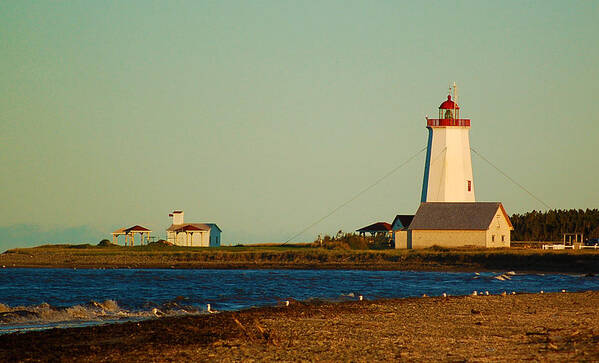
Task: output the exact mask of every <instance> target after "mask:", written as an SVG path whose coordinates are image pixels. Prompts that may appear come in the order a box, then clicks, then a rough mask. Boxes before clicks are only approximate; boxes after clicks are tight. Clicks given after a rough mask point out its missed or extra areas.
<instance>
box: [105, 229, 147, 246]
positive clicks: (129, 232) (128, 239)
mask: <svg viewBox="0 0 599 363" xmlns="http://www.w3.org/2000/svg"><path fill="white" fill-rule="evenodd" d="M150 232H152V231H151V230H149V229H147V228H146V227H142V226H140V225H135V226H133V227H129V228H126V227H123V228H119V229H117V230H116V231H114V232H112V242H113V243H114V244H118V241H119V236H125V246H133V242H134V240H135V234H136V233H139V235H140V238H141V244H142V245H143V244H144V239H145V238H147V240H148V241H149V240H150Z"/></svg>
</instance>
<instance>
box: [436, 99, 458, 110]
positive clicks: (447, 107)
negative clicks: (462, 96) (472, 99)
mask: <svg viewBox="0 0 599 363" xmlns="http://www.w3.org/2000/svg"><path fill="white" fill-rule="evenodd" d="M459 108H460V106H458V104H457V103H455V102H453V101H452V100H451V95H447V101H445V102H443V103H442V104H441V106H439V109H440V110H453V109H459Z"/></svg>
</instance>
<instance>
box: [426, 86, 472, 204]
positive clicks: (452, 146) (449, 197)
mask: <svg viewBox="0 0 599 363" xmlns="http://www.w3.org/2000/svg"><path fill="white" fill-rule="evenodd" d="M457 93H458V91H457V85H456V84H455V82H454V83H453V96H454V97H453V99H454V100H452V97H451V96H452V87H451V86H450V87H449V92H448V95H447V100H446V101H445V102H443V103H442V104H441V106H439V118H438V119H429V118H428V117H427V118H426V127H427V129H428V144H427V149H426V162H425V165H424V180H423V183H422V198H421V201H422V202H474V201H475V198H474V182H473V177H472V158H471V156H470V136H469V134H470V120H469V119H461V118H460V106H459V105H458V103H457V97H458V94H457Z"/></svg>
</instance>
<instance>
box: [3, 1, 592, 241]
mask: <svg viewBox="0 0 599 363" xmlns="http://www.w3.org/2000/svg"><path fill="white" fill-rule="evenodd" d="M598 36H599V2H597V1H547V0H544V1H466V2H463V1H458V2H453V1H438V2H437V1H435V2H433V1H406V2H400V1H347V0H343V1H299V2H298V1H281V0H276V1H156V2H154V1H148V0H143V1H118V2H112V1H73V2H50V1H20V0H19V1H2V2H0V80H1V82H0V171H1V172H0V193H1V194H0V197H1V207H0V249H6V248H10V247H15V246H23V245H37V244H40V243H49V242H52V243H61V242H62V243H78V242H90V243H97V241H99V239H100V238H102V237H108V238H109V237H110V232H111V231H113V230H114V229H116V228H119V227H122V226H130V225H134V224H141V225H143V226H146V227H149V228H151V229H152V230H153V231H154V233H153V234H155V235H156V236H158V237H164V234H165V233H164V229H165V228H166V227H167V226H168V225H169V224H170V219H169V218H168V213H169V212H170V211H172V210H173V209H182V210H184V211H185V217H186V221H188V222H215V223H217V224H218V225H219V226H220V227H221V228H222V230H223V241H224V242H225V243H239V242H241V243H252V242H282V241H285V240H287V239H288V238H289V237H291V236H292V235H294V234H295V233H296V232H298V231H300V230H302V229H303V228H305V227H306V226H308V225H310V224H311V223H312V222H314V221H316V220H318V219H319V218H320V217H322V216H323V215H326V214H327V213H328V212H329V211H331V210H332V209H334V208H335V207H337V206H339V205H341V204H342V203H344V202H345V201H347V200H349V199H350V198H351V197H352V196H354V195H355V194H356V193H357V192H359V191H360V190H362V189H363V188H365V187H366V186H368V185H370V184H371V183H372V182H374V181H375V180H377V179H378V178H380V177H381V176H383V175H385V173H387V172H389V171H390V170H392V169H393V168H394V167H396V166H397V165H399V164H401V163H402V162H404V161H405V160H406V159H408V158H409V157H410V156H411V155H413V154H415V153H416V152H418V150H420V149H422V148H423V147H425V146H426V138H427V133H426V128H425V119H424V117H425V116H426V115H429V116H433V115H436V114H437V108H438V106H439V104H440V103H441V102H442V101H443V100H444V99H445V97H446V94H447V87H448V85H449V84H450V83H452V82H453V81H455V82H457V83H458V86H459V90H460V100H459V101H460V106H461V108H462V114H461V115H462V117H467V118H470V119H472V129H471V135H470V137H471V146H472V147H473V148H475V149H476V150H477V151H479V152H480V153H481V154H483V155H484V156H485V157H486V158H488V159H489V160H491V161H492V162H493V163H494V164H495V165H497V166H498V167H500V168H501V169H502V170H504V171H505V172H506V173H508V174H509V175H510V176H511V177H512V178H514V179H515V180H516V181H518V182H519V183H521V184H522V185H524V186H525V187H526V188H527V189H529V190H530V191H531V192H533V193H534V194H535V195H536V196H538V197H539V198H540V199H541V200H543V201H544V202H545V203H547V204H548V205H549V206H550V207H551V208H558V209H568V208H582V209H584V208H597V207H599V191H598V187H597V185H598V182H597V181H598V180H599V162H598V161H597V154H598V152H599V114H598V113H597V105H596V104H595V103H596V102H597V97H598V96H599V66H598V60H599V41H598ZM472 159H473V168H474V178H475V187H476V193H477V200H480V201H502V202H503V203H504V205H505V207H506V209H507V211H508V213H510V214H512V213H521V212H525V211H529V210H532V209H536V210H539V209H544V208H545V207H544V206H543V205H542V204H540V203H539V202H538V201H536V200H535V199H533V198H531V197H530V196H529V195H528V194H526V193H525V192H523V191H522V190H520V189H519V188H518V187H516V186H515V185H513V184H512V183H510V182H509V181H508V180H507V179H506V178H504V177H503V176H502V175H501V174H499V173H497V171H495V170H494V169H493V168H492V167H490V166H489V165H488V164H486V163H485V162H483V161H482V160H481V159H480V158H478V157H477V156H476V155H473V156H472ZM423 169H424V153H421V154H419V156H418V157H417V158H416V159H414V160H413V161H412V162H410V163H408V164H407V165H406V166H405V167H403V168H402V169H400V170H399V171H398V172H397V173H395V174H393V175H391V176H390V177H388V178H387V179H385V180H384V181H383V182H381V183H380V184H378V185H377V186H376V187H374V188H372V189H371V190H369V191H368V192H367V193H365V194H363V195H362V196H360V197H359V198H357V199H356V200H354V201H353V202H352V203H350V204H348V205H347V206H345V207H343V208H341V209H340V210H339V211H338V212H337V213H336V214H334V215H332V216H331V217H329V218H328V219H326V220H325V221H323V222H322V223H320V224H318V225H316V226H315V227H314V228H311V229H310V230H308V231H307V232H306V233H304V234H303V235H301V236H299V237H297V238H296V239H295V240H294V241H297V242H299V241H311V240H313V239H314V238H315V237H316V236H317V235H318V234H324V233H335V232H336V231H338V230H340V229H342V230H344V231H353V230H355V229H357V228H360V227H362V226H364V225H367V224H369V223H372V222H375V221H388V222H390V221H391V220H392V219H393V217H394V216H395V214H397V213H413V212H415V210H416V209H417V207H418V204H419V199H420V190H421V183H422V175H423Z"/></svg>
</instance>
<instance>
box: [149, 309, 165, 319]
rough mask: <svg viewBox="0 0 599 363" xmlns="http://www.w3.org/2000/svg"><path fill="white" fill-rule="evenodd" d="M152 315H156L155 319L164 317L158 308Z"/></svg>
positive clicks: (153, 310)
mask: <svg viewBox="0 0 599 363" xmlns="http://www.w3.org/2000/svg"><path fill="white" fill-rule="evenodd" d="M152 314H154V316H155V317H157V318H159V317H161V316H163V315H164V313H163V312H162V311H160V310H158V309H156V308H154V309H152Z"/></svg>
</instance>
